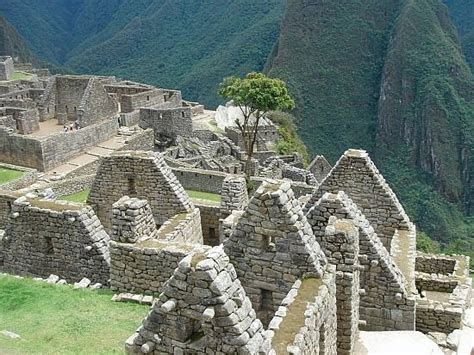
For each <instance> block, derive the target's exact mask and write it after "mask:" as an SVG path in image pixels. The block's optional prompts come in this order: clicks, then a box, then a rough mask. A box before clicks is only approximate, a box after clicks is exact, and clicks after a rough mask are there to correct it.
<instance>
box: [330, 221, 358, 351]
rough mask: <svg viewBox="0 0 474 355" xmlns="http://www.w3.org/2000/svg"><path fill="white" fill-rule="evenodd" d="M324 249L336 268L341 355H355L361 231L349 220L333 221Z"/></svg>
mask: <svg viewBox="0 0 474 355" xmlns="http://www.w3.org/2000/svg"><path fill="white" fill-rule="evenodd" d="M321 246H322V248H323V250H324V253H325V254H326V257H327V259H328V263H329V264H332V265H335V266H336V300H337V353H338V355H346V354H347V355H349V354H352V353H353V350H354V344H355V340H356V338H357V332H358V327H359V287H360V286H359V273H360V271H359V266H358V258H359V231H358V228H357V227H356V226H355V225H354V223H353V222H352V221H350V220H347V219H336V218H335V217H331V218H330V219H329V224H328V226H327V227H326V234H325V236H324V238H323V243H322V245H321Z"/></svg>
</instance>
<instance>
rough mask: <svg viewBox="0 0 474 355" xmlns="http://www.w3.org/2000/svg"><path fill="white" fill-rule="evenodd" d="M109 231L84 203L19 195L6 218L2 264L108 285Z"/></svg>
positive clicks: (16, 271)
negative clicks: (7, 218)
mask: <svg viewBox="0 0 474 355" xmlns="http://www.w3.org/2000/svg"><path fill="white" fill-rule="evenodd" d="M108 243H109V236H108V235H107V234H106V233H105V231H104V229H103V228H102V225H101V224H100V221H99V220H98V219H97V217H96V215H95V214H94V211H93V210H92V208H90V207H89V206H84V205H81V204H74V203H58V202H52V201H46V200H36V199H33V200H32V199H27V198H25V197H21V198H19V199H17V200H16V201H15V202H14V203H13V205H12V211H11V213H10V216H9V220H8V222H7V226H6V230H5V235H4V247H5V259H4V264H3V266H2V269H3V270H4V271H6V272H8V273H12V274H20V275H32V276H39V277H48V276H49V275H51V274H55V275H59V276H60V277H62V278H64V279H66V280H67V281H69V282H75V281H79V280H81V279H82V278H83V277H87V278H89V279H90V280H92V281H93V282H100V283H102V284H107V282H108V279H109V263H110V258H109V249H108Z"/></svg>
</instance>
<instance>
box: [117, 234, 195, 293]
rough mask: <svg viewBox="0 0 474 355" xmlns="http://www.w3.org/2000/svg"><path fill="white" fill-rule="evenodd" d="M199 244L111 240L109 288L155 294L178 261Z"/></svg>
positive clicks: (118, 290)
mask: <svg viewBox="0 0 474 355" xmlns="http://www.w3.org/2000/svg"><path fill="white" fill-rule="evenodd" d="M195 248H200V246H199V245H194V246H193V245H192V244H183V243H167V242H162V241H156V240H155V241H148V242H146V241H145V242H142V243H137V244H127V243H119V242H115V241H112V242H110V287H111V289H112V290H113V291H116V292H130V293H135V294H148V295H153V296H158V295H159V294H160V293H161V292H162V288H163V285H164V284H165V282H166V281H168V279H169V278H170V277H171V276H172V275H173V272H174V270H175V269H176V268H177V267H178V263H179V262H180V261H181V259H183V258H184V257H185V256H186V255H188V254H189V253H190V252H192V251H193V250H194V249H195Z"/></svg>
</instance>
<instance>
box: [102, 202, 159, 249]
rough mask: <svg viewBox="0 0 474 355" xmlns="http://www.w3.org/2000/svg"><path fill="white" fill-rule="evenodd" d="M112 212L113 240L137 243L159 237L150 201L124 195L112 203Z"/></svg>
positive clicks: (111, 236)
mask: <svg viewBox="0 0 474 355" xmlns="http://www.w3.org/2000/svg"><path fill="white" fill-rule="evenodd" d="M112 213H113V217H112V233H111V235H110V238H111V239H112V240H114V241H116V242H121V243H135V242H137V241H138V240H140V239H148V238H152V239H153V238H156V237H157V234H158V233H157V232H158V230H157V229H156V224H155V220H154V219H153V213H152V211H151V208H150V206H149V205H148V201H146V200H139V199H138V198H130V197H128V196H124V197H122V198H121V199H120V200H118V201H117V202H115V203H114V204H113V205H112Z"/></svg>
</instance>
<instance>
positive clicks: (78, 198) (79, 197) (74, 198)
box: [59, 189, 91, 203]
mask: <svg viewBox="0 0 474 355" xmlns="http://www.w3.org/2000/svg"><path fill="white" fill-rule="evenodd" d="M90 192H91V190H90V189H84V190H82V191H79V192H76V193H75V194H71V195H64V196H61V197H60V198H59V199H60V200H64V201H71V202H81V203H85V202H86V201H87V197H89V193H90Z"/></svg>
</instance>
